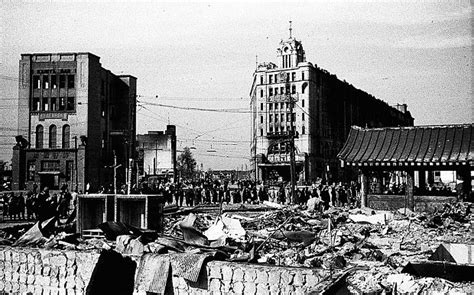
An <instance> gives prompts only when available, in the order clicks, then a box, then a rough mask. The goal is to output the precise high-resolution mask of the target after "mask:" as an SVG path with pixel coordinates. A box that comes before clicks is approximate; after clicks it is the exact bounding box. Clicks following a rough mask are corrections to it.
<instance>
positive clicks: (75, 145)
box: [73, 135, 79, 192]
mask: <svg viewBox="0 0 474 295" xmlns="http://www.w3.org/2000/svg"><path fill="white" fill-rule="evenodd" d="M73 138H74V179H75V181H74V182H75V191H76V192H77V191H78V188H79V187H78V186H79V177H78V175H77V172H78V171H79V169H78V168H77V152H78V150H77V135H76V136H74V137H73Z"/></svg>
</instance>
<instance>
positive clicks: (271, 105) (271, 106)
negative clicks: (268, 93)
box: [268, 103, 273, 111]
mask: <svg viewBox="0 0 474 295" xmlns="http://www.w3.org/2000/svg"><path fill="white" fill-rule="evenodd" d="M268 110H269V111H271V110H273V103H269V104H268Z"/></svg>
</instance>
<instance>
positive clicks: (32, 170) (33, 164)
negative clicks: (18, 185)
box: [26, 161, 36, 181]
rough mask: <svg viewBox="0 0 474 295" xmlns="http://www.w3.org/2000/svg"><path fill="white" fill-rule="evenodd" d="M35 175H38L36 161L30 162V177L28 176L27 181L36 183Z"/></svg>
mask: <svg viewBox="0 0 474 295" xmlns="http://www.w3.org/2000/svg"><path fill="white" fill-rule="evenodd" d="M35 173H36V161H28V175H27V176H26V180H28V181H34V180H35Z"/></svg>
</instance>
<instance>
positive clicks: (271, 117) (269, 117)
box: [268, 114, 273, 123]
mask: <svg viewBox="0 0 474 295" xmlns="http://www.w3.org/2000/svg"><path fill="white" fill-rule="evenodd" d="M268 121H270V123H271V122H272V121H273V115H272V114H270V115H268Z"/></svg>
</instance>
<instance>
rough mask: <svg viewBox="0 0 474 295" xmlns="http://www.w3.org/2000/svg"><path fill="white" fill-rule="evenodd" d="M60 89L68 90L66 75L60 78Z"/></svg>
mask: <svg viewBox="0 0 474 295" xmlns="http://www.w3.org/2000/svg"><path fill="white" fill-rule="evenodd" d="M59 88H61V89H62V88H66V75H60V76H59Z"/></svg>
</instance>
